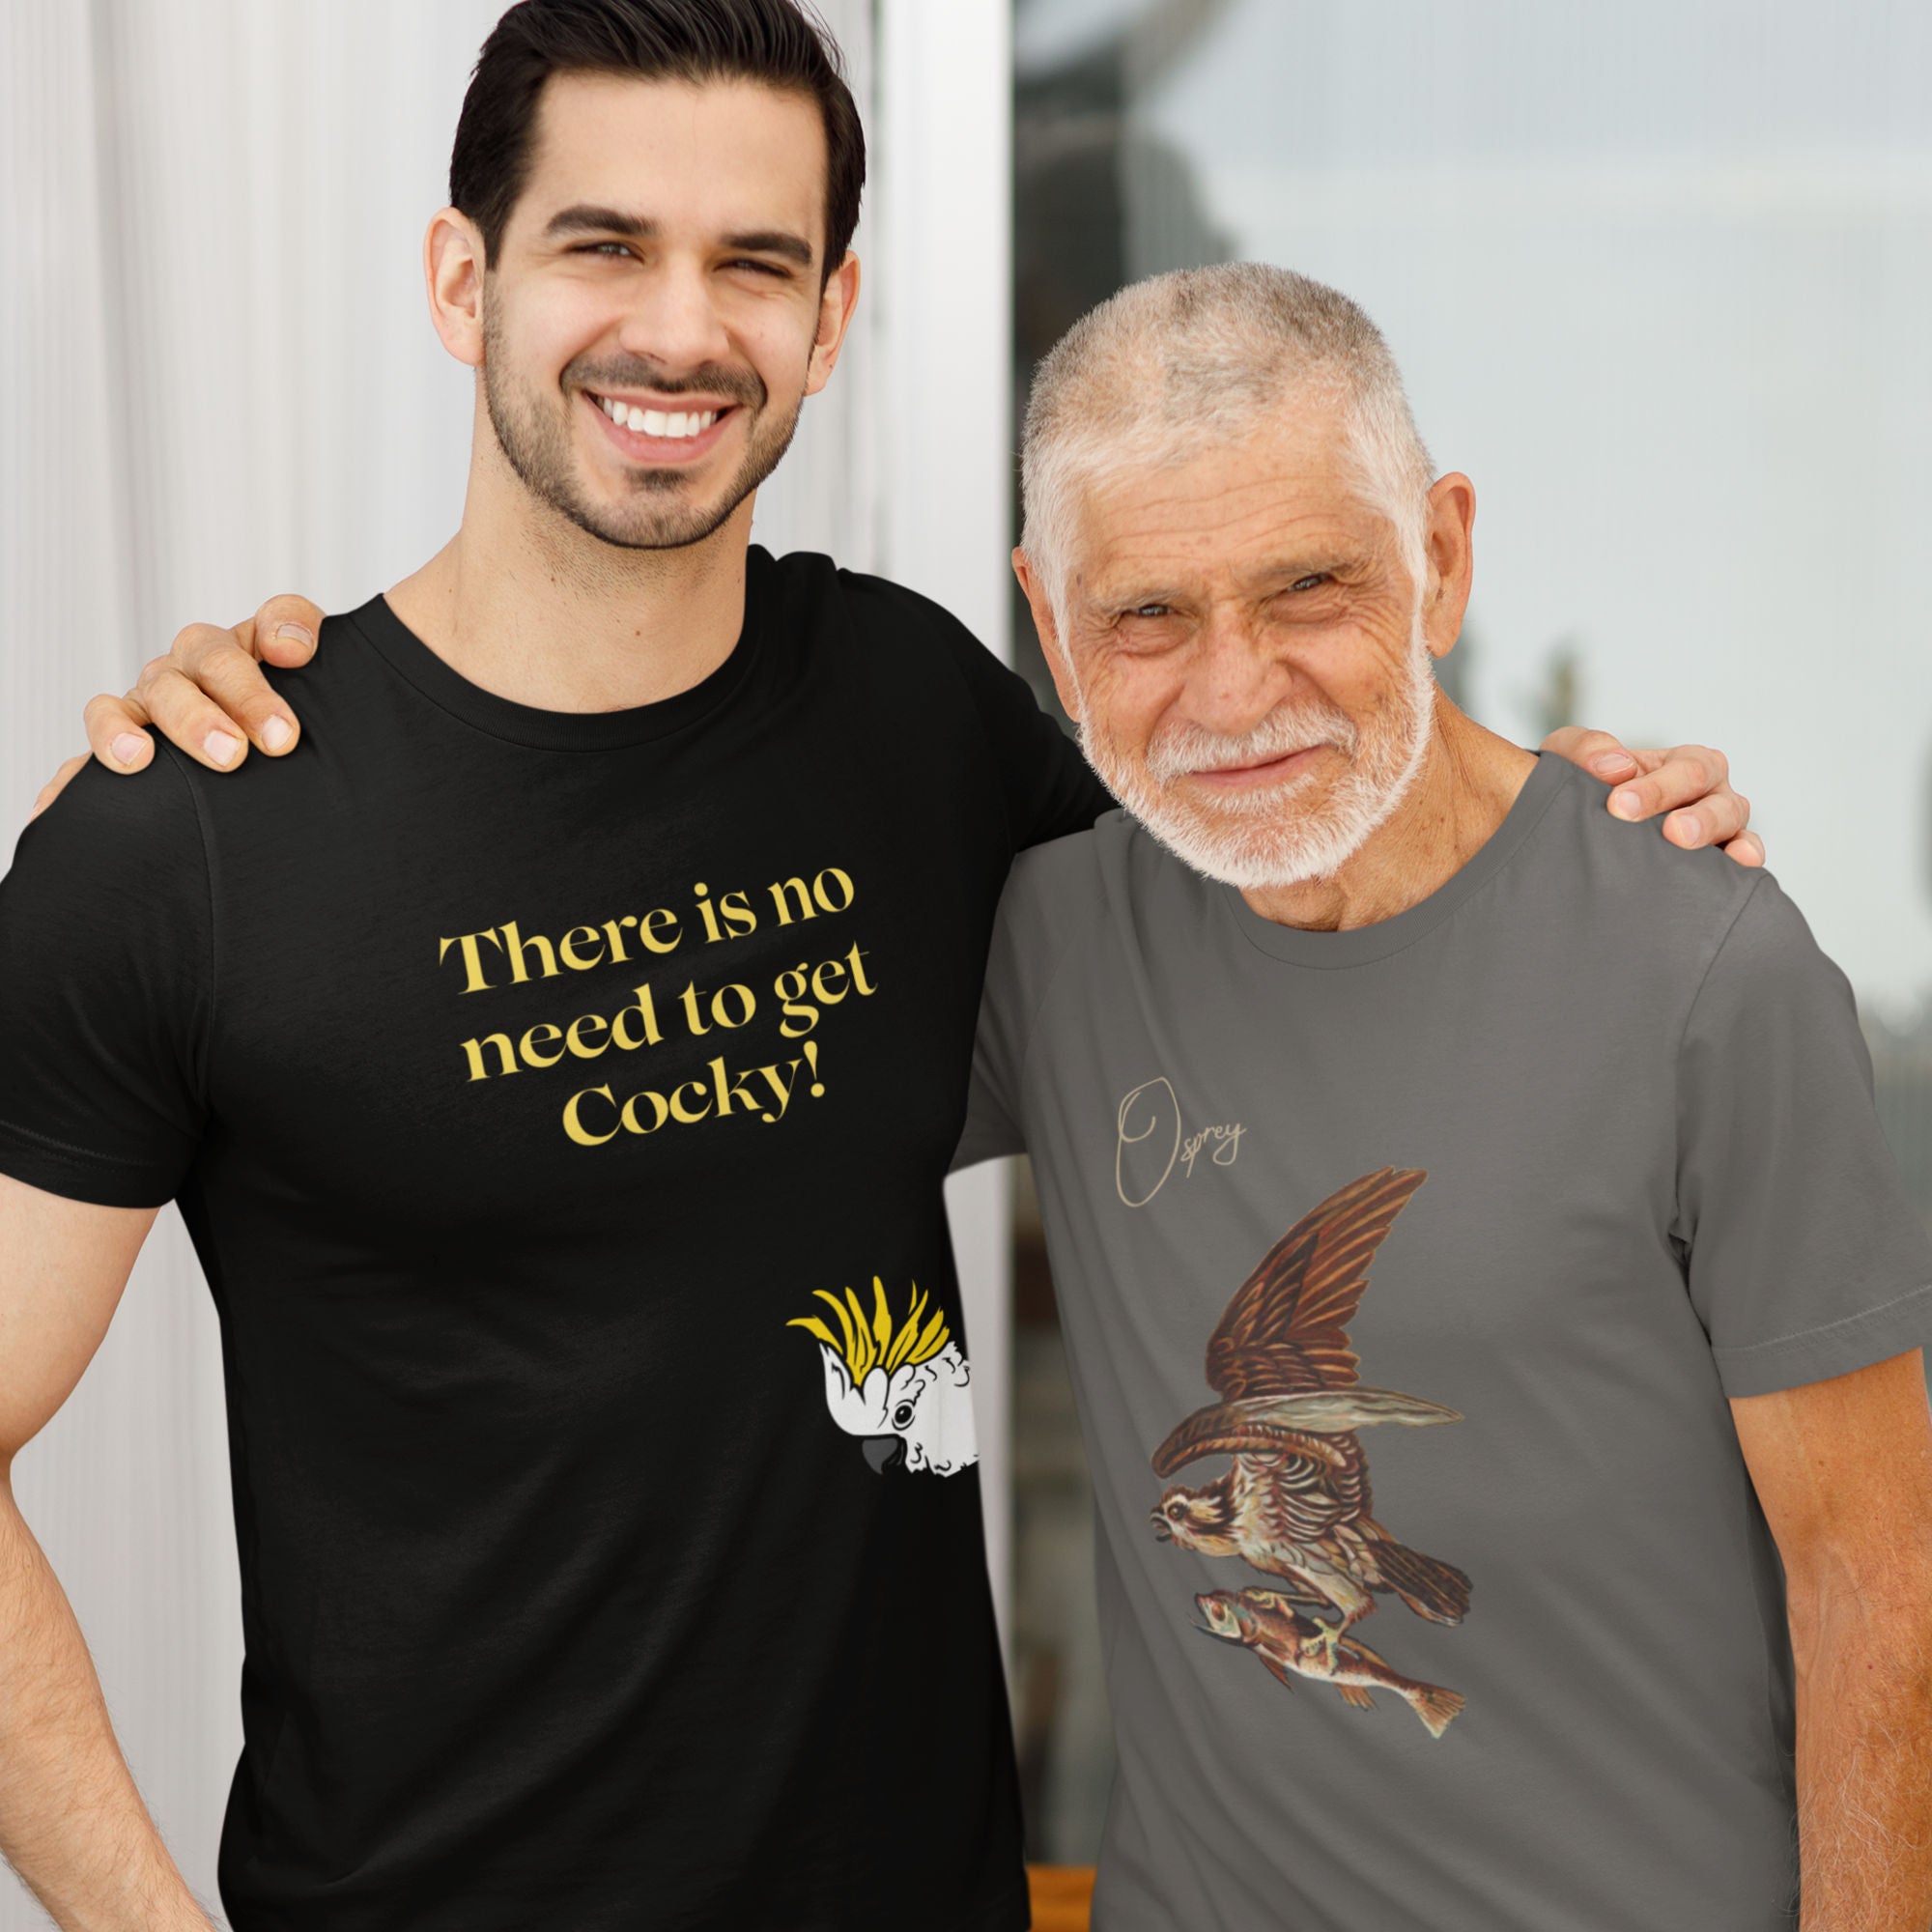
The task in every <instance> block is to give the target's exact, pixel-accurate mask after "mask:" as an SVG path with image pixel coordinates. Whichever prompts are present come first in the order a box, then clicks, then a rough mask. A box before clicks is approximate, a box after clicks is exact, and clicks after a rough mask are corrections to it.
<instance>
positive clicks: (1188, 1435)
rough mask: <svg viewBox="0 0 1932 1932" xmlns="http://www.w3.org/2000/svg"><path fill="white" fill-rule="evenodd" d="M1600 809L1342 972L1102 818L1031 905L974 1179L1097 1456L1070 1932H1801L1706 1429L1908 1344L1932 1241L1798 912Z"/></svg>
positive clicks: (1025, 897) (1776, 1719) (1780, 1748)
mask: <svg viewBox="0 0 1932 1932" xmlns="http://www.w3.org/2000/svg"><path fill="white" fill-rule="evenodd" d="M1603 800H1604V788H1603V787H1601V786H1599V785H1597V784H1594V783H1593V782H1591V781H1589V780H1587V779H1585V778H1583V777H1582V776H1581V775H1580V774H1579V773H1577V771H1576V770H1575V769H1574V768H1573V767H1571V766H1569V765H1567V764H1565V763H1563V762H1562V761H1561V760H1558V759H1555V758H1551V757H1545V758H1543V759H1542V760H1541V761H1540V762H1539V764H1538V766H1537V768H1536V770H1535V772H1534V773H1533V774H1532V775H1531V777H1530V779H1529V781H1528V782H1527V783H1526V785H1525V786H1524V788H1523V790H1522V792H1521V794H1520V797H1519V798H1518V800H1517V802H1516V804H1515V805H1514V807H1513V808H1512V810H1510V812H1509V814H1508V816H1507V817H1506V818H1505V820H1504V822H1503V824H1502V826H1501V827H1500V828H1499V830H1498V831H1497V832H1496V834H1495V835H1494V837H1493V838H1492V839H1491V840H1490V841H1489V842H1488V844H1486V845H1485V846H1484V847H1483V848H1482V850H1481V851H1480V852H1479V853H1477V855H1476V856H1475V857H1474V859H1472V860H1471V861H1470V863H1469V864H1468V865H1467V866H1465V867H1463V870H1462V871H1460V872H1459V873H1457V874H1456V875H1455V877H1453V878H1452V879H1450V880H1449V881H1448V882H1447V883H1446V884H1445V885H1444V886H1443V887H1442V888H1441V889H1440V890H1439V891H1437V892H1436V893H1435V894H1433V895H1431V896H1430V897H1429V898H1427V899H1425V900H1424V901H1422V902H1421V903H1420V904H1418V905H1416V906H1413V907H1411V908H1410V909H1409V910H1408V911H1406V912H1405V913H1402V914H1401V915H1400V916H1398V917H1397V918H1394V919H1391V920H1388V921H1386V922H1384V923H1381V924H1378V925H1372V926H1366V927H1361V928H1358V929H1356V930H1353V931H1349V932H1342V933H1318V932H1305V931H1298V930H1293V929H1290V928H1287V927H1283V926H1277V925H1273V924H1270V923H1267V922H1266V921H1264V920H1262V919H1260V918H1258V917H1257V916H1256V915H1255V914H1254V913H1252V912H1251V911H1250V910H1249V909H1248V908H1247V906H1246V905H1245V904H1244V903H1243V901H1242V900H1241V898H1240V896H1239V895H1238V894H1236V893H1235V892H1233V891H1231V890H1229V889H1227V888H1225V887H1222V886H1218V885H1215V884H1213V883H1211V882H1209V881H1208V880H1205V879H1203V878H1201V877H1199V876H1198V875H1197V874H1195V873H1193V872H1191V871H1189V870H1188V869H1187V868H1186V867H1184V866H1183V865H1181V864H1180V862H1179V861H1178V860H1176V859H1174V858H1173V857H1171V856H1170V855H1169V854H1167V853H1166V852H1165V851H1163V850H1162V849H1161V848H1160V847H1159V846H1157V845H1156V844H1155V843H1154V842H1153V840H1152V839H1151V838H1149V837H1148V836H1147V834H1146V833H1145V832H1143V831H1141V830H1140V829H1139V828H1138V827H1137V826H1135V825H1134V824H1133V823H1132V821H1130V820H1128V819H1126V818H1124V817H1122V815H1120V814H1115V815H1114V816H1112V817H1110V818H1107V819H1103V820H1102V821H1101V822H1100V824H1099V825H1098V826H1096V827H1095V829H1094V831H1093V832H1091V833H1084V834H1081V835H1078V836H1076V837H1074V838H1064V839H1061V840H1058V841H1057V842H1055V843H1053V844H1051V845H1046V846H1041V847H1037V848H1036V849H1035V850H1033V851H1031V852H1027V853H1023V854H1022V855H1021V856H1020V858H1019V860H1018V861H1017V863H1016V864H1015V866H1014V868H1013V873H1012V878H1011V881H1010V883H1009V887H1008V890H1007V895H1006V900H1005V904H1004V907H1003V911H1002V916H1001V924H1000V928H999V932H998V935H997V938H996V940H995V946H994V953H993V959H992V965H991V970H990V975H989V978H988V981H987V988H986V997H985V1006H984V1009H983V1011H982V1015H981V1021H980V1044H979V1055H978V1067H977V1075H976V1095H975V1101H974V1107H973V1114H972V1119H971V1122H970V1123H969V1126H968V1129H967V1135H966V1140H965V1143H964V1145H963V1146H962V1150H961V1158H962V1160H966V1159H975V1158H981V1157H984V1156H985V1155H988V1154H992V1153H998V1152H1003V1151H1010V1150H1012V1149H1013V1148H1015V1147H1017V1146H1019V1145H1021V1144H1022V1143H1023V1144H1024V1145H1025V1147H1026V1148H1027V1149H1028V1150H1029V1151H1031V1153H1032V1155H1033V1160H1034V1164H1035V1168H1036V1171H1037V1177H1038V1182H1039V1192H1040V1201H1041V1205H1042V1208H1043V1210H1044V1214H1045V1221H1046V1231H1047V1245H1048V1251H1049V1256H1050V1259H1051V1262H1052V1266H1053V1275H1054V1282H1055V1286H1056V1289H1057V1291H1058V1293H1059V1297H1060V1307H1061V1313H1062V1318H1063V1321H1064V1322H1065V1330H1066V1337H1067V1342H1068V1346H1069V1352H1070V1359H1071V1366H1072V1377H1073V1383H1074V1390H1075V1394H1076V1396H1077V1398H1078V1402H1079V1406H1080V1413H1081V1418H1082V1424H1083V1427H1084V1429H1085V1432H1086V1437H1087V1446H1088V1452H1089V1456H1090V1459H1091V1462H1092V1464H1093V1470H1094V1484H1095V1490H1096V1497H1097V1506H1098V1514H1099V1526H1100V1543H1099V1556H1098V1581H1099V1592H1100V1613H1101V1629H1102V1635H1103V1641H1104V1648H1105V1655H1106V1665H1107V1673H1108V1682H1109V1686H1110V1690H1111V1696H1112V1703H1113V1711H1114V1721H1115V1728H1116V1732H1117V1737H1118V1742H1119V1748H1120V1772H1119V1778H1118V1782H1117V1784H1116V1787H1115V1791H1114V1797H1113V1803H1112V1808H1111V1812H1110V1816H1109V1819H1108V1825H1107V1834H1106V1842H1105V1847H1104V1850H1103V1855H1102V1861H1101V1878H1100V1888H1099V1892H1098V1896H1097V1900H1096V1918H1095V1923H1096V1925H1098V1926H1099V1927H1101V1928H1103V1932H1155V1928H1158V1932H1174V1928H1185V1932H1254V1929H1255V1928H1262V1927H1269V1928H1273V1927H1286V1928H1292V1929H1293V1932H1361V1928H1364V1927H1373V1928H1376V1932H1383V1928H1391V1932H1392V1928H1397V1927H1400V1928H1405V1932H1406V1928H1428V1932H1553V1928H1557V1927H1561V1928H1563V1932H1663V1929H1664V1928H1680V1927H1681V1928H1684V1932H1691V1928H1695V1932H1767V1929H1768V1928H1771V1927H1774V1926H1783V1925H1788V1924H1789V1923H1791V1921H1792V1918H1793V1917H1794V1898H1795V1865H1796V1861H1795V1842H1796V1826H1795V1814H1794V1804H1793V1770H1792V1721H1793V1719H1792V1686H1791V1656H1790V1648H1789V1643H1788V1640H1787V1636H1786V1632H1785V1625H1784V1617H1783V1599H1782V1591H1781V1583H1780V1573H1779V1569H1778V1565H1777V1560H1776V1549H1775V1546H1774V1544H1773V1542H1772V1539H1771V1537H1770V1534H1769V1532H1768V1530H1767V1528H1766V1525H1765V1522H1764V1519H1763V1516H1762V1515H1761V1513H1760V1511H1759V1509H1758V1506H1757V1501H1756V1497H1755V1495H1754V1494H1753V1492H1752V1489H1751V1486H1750V1481H1749V1477H1748V1474H1747V1470H1746V1468H1745V1464H1744V1461H1743V1458H1742V1456H1741V1454H1740V1451H1739V1446H1738V1440H1737V1435H1736V1432H1735V1430H1734V1428H1733V1425H1732V1420H1731V1416H1730V1412H1729V1410H1728V1408H1727V1407H1726V1406H1725V1399H1726V1397H1737V1396H1749V1395H1757V1394H1762V1393H1764V1392H1766V1391H1769V1390H1772V1389H1777V1388H1785V1387H1791V1386H1795V1385H1797V1384H1799V1383H1803V1382H1807V1381H1815V1380H1818V1379H1821V1378H1825V1377H1829V1376H1835V1375H1841V1374H1844V1373H1847V1372H1849V1371H1851V1370H1853V1369H1857V1368H1861V1367H1863V1366H1865V1365H1866V1364H1869V1363H1871V1362H1874V1361H1879V1360H1883V1359H1884V1358H1886V1357H1888V1356H1890V1355H1894V1354H1898V1353H1902V1352H1903V1351H1905V1350H1910V1349H1914V1348H1918V1347H1919V1346H1921V1345H1922V1344H1924V1343H1925V1342H1927V1341H1928V1340H1932V1287H1928V1284H1932V1249H1928V1243H1927V1240H1926V1236H1925V1233H1924V1231H1923V1229H1922V1228H1921V1227H1920V1225H1919V1223H1918V1218H1917V1216H1916V1215H1915V1214H1914V1212H1913V1210H1912V1208H1911V1207H1910V1205H1909V1204H1908V1202H1907V1200H1906V1198H1905V1196H1904V1193H1903V1191H1902V1189H1901V1187H1900V1184H1899V1181H1898V1179H1897V1175H1896V1173H1895V1170H1894V1168H1893V1165H1892V1162H1891V1159H1890V1156H1889V1153H1888V1152H1887V1150H1886V1148H1885V1145H1884V1142H1883V1140H1882V1138H1881V1136H1880V1132H1879V1128H1878V1125H1877V1122H1876V1120H1875V1118H1874V1116H1873V1112H1872V1106H1871V1099H1870V1067H1869V1062H1868V1060H1867V1057H1866V1054H1865V1051H1864V1047H1863V1043H1862V1041H1861V1037H1860V1034H1859V1030H1858V1024H1857V1020H1856V1016H1855V1013H1854V1009H1853V1004H1852V999H1851V996H1850V991H1849V989H1848V987H1847V985H1846V983H1845V980H1844V979H1843V977H1842V975H1840V974H1839V972H1838V971H1837V969H1836V968H1835V967H1833V965H1832V963H1831V962H1830V961H1829V960H1828V959H1826V958H1825V957H1824V955H1823V954H1822V953H1821V952H1819V951H1818V949H1817V946H1816V944H1815V943H1814V942H1813V940H1812V938H1811V936H1810V933H1809V931H1808V929H1807V928H1806V926H1805V924H1804V920H1803V919H1802V918H1801V917H1800V916H1799V914H1798V912H1797V911H1796V909H1795V908H1794V907H1793V906H1792V904H1791V902H1790V901H1789V900H1788V899H1787V898H1786V897H1785V896H1784V895H1783V893H1782V892H1780V891H1779V889H1778V887H1777V885H1776V882H1775V881H1774V880H1773V879H1771V878H1770V877H1769V876H1767V875H1766V874H1764V873H1762V872H1750V871H1747V870H1744V869H1742V868H1739V867H1734V866H1733V865H1732V864H1731V863H1730V862H1729V861H1728V860H1726V859H1724V858H1722V857H1720V856H1719V855H1717V854H1715V853H1696V854H1685V853H1681V852H1678V851H1676V850H1674V849H1673V848H1671V847H1670V846H1668V845H1667V844H1665V842H1664V841H1663V840H1662V838H1659V837H1658V836H1657V833H1656V830H1655V828H1654V827H1652V828H1644V827H1631V826H1624V825H1619V824H1617V823H1616V822H1614V821H1613V820H1612V819H1611V818H1610V817H1609V816H1608V814H1607V813H1606V812H1605V810H1604V806H1603ZM1358 1361H1359V1371H1358V1370H1357V1362H1358ZM1156 1468H1158V1470H1159V1473H1156ZM1371 1478H1373V1490H1372V1489H1371ZM1365 1606H1368V1607H1374V1608H1376V1609H1377V1611H1378V1613H1377V1614H1375V1615H1373V1616H1368V1617H1367V1618H1366V1620H1365V1621H1364V1620H1355V1619H1356V1618H1357V1617H1358V1616H1359V1613H1360V1612H1361V1611H1362V1610H1363V1609H1364V1607H1365ZM1345 1621H1346V1624H1347V1627H1346V1629H1343V1628H1342V1626H1343V1625H1344V1623H1345Z"/></svg>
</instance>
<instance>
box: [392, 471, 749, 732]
mask: <svg viewBox="0 0 1932 1932" xmlns="http://www.w3.org/2000/svg"><path fill="white" fill-rule="evenodd" d="M752 500H753V499H752V498H751V497H747V498H746V499H745V500H744V502H742V503H740V504H739V505H738V507H737V509H736V510H734V511H733V512H732V513H731V515H730V517H729V518H727V519H726V520H725V523H724V524H722V525H721V526H719V527H718V529H716V530H715V531H713V532H712V534H711V535H710V536H708V537H706V538H705V539H704V540H703V541H702V542H700V543H695V544H688V545H685V546H683V547H681V548H679V549H676V550H626V549H623V548H621V547H620V546H618V545H615V544H609V543H605V542H603V541H602V540H601V539H599V538H597V537H594V536H592V535H591V534H590V533H589V532H588V531H587V530H583V529H581V528H579V527H578V526H577V525H576V524H574V523H572V522H571V521H570V519H569V518H567V517H565V516H563V515H562V514H561V513H560V512H559V511H556V510H554V509H552V508H551V507H550V505H548V504H547V503H542V502H539V501H538V500H537V499H536V498H535V497H532V496H531V495H530V493H529V492H528V491H527V490H526V488H525V487H524V485H523V484H522V483H521V482H520V481H518V479H517V478H516V476H515V475H514V474H513V473H512V472H511V470H510V469H509V466H508V464H507V463H506V462H505V461H504V460H503V457H502V455H501V452H500V451H498V450H497V448H496V447H495V444H494V440H493V441H492V442H491V443H490V445H489V446H488V448H487V451H486V449H485V448H483V447H479V449H478V451H477V457H476V461H475V462H474V463H473V464H472V466H471V469H470V477H469V494H468V496H467V497H466V498H465V501H464V508H463V526H462V527H461V528H460V529H459V530H458V531H457V533H456V535H455V536H454V537H452V538H451V539H450V540H449V542H448V543H447V544H445V545H444V546H443V548H442V549H441V550H440V551H439V552H438V553H437V554H436V555H435V556H433V557H431V558H430V560H429V561H428V562H427V563H426V564H424V565H423V567H422V568H421V569H420V570H418V571H416V572H415V573H414V574H413V575H412V576H410V577H406V578H404V579H403V581H402V582H400V583H398V584H396V585H395V586H394V587H393V588H392V589H391V590H390V591H389V593H388V599H389V605H390V608H391V609H392V610H393V611H395V613H396V615H397V616H398V617H400V618H401V619H402V621H403V622H404V623H405V624H407V625H408V626H409V627H410V629H411V630H412V631H413V632H414V633H415V634H416V636H417V637H419V638H420V639H422V640H423V642H424V643H426V644H427V645H428V646H429V647H430V649H431V650H433V651H434V652H436V654H437V656H438V657H440V658H441V659H442V660H443V661H444V663H446V664H447V665H449V667H450V668H452V669H453V670H456V671H458V672H460V673H461V674H462V675H463V676H464V677H466V678H468V679H469V681H470V683H472V684H475V685H480V686H481V687H482V688H483V689H484V690H485V691H489V692H494V693H495V694H496V695H497V696H499V697H507V698H510V699H512V700H514V701H515V702H516V703H519V704H527V705H530V706H532V707H534V708H535V709H538V710H542V711H622V710H628V709H629V708H631V707H632V706H635V705H639V704H655V703H657V702H658V701H660V700H661V699H663V698H667V697H674V696H677V694H678V693H679V692H682V691H689V690H690V689H691V688H692V686H693V685H696V684H698V683H701V682H702V681H703V680H704V679H705V678H706V677H708V676H709V675H710V674H711V672H712V671H714V670H716V669H717V668H718V667H719V666H720V665H722V664H723V663H724V662H725V659H726V658H728V657H729V656H730V655H731V651H732V648H733V646H734V645H735V644H736V643H737V641H738V637H739V633H740V632H741V630H742V629H743V627H744V620H745V557H746V552H747V550H748V549H749V548H750V544H751V534H752Z"/></svg>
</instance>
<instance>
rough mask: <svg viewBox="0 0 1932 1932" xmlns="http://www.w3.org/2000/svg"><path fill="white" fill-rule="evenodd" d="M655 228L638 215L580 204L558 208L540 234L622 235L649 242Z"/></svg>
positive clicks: (653, 224)
mask: <svg viewBox="0 0 1932 1932" xmlns="http://www.w3.org/2000/svg"><path fill="white" fill-rule="evenodd" d="M657 232H658V225H657V223H656V222H655V221H652V220H650V219H649V218H648V217H647V216H645V215H642V214H626V213H623V212H622V211H621V210H620V209H615V208H592V207H590V206H588V205H587V204H585V203H582V202H580V203H579V204H578V205H577V206H576V207H574V208H563V209H559V210H558V211H557V212H556V213H554V214H553V215H552V216H551V218H550V220H549V221H548V223H546V224H545V227H544V233H545V234H546V235H548V236H557V235H622V236H624V237H625V238H626V239H627V240H630V241H651V240H652V239H653V238H654V237H655V236H656V234H657Z"/></svg>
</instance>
